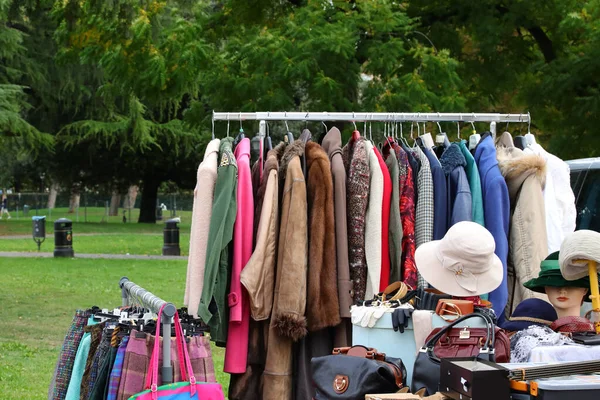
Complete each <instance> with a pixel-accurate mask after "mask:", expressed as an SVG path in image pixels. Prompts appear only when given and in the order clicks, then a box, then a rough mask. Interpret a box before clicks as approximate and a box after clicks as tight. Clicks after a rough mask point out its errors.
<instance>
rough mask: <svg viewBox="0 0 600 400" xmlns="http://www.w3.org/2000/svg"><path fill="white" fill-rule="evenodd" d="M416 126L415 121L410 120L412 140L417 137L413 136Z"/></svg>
mask: <svg viewBox="0 0 600 400" xmlns="http://www.w3.org/2000/svg"><path fill="white" fill-rule="evenodd" d="M414 126H415V121H410V138H411V139H412V140H415V137H414V136H413V128H414Z"/></svg>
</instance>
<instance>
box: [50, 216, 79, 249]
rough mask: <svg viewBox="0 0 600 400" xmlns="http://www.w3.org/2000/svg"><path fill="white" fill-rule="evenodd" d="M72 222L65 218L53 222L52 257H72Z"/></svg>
mask: <svg viewBox="0 0 600 400" xmlns="http://www.w3.org/2000/svg"><path fill="white" fill-rule="evenodd" d="M74 255H75V254H74V252H73V222H72V221H71V220H70V219H67V218H60V219H57V220H56V221H54V257H73V256H74Z"/></svg>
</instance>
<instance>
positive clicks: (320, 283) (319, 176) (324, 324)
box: [294, 142, 341, 400]
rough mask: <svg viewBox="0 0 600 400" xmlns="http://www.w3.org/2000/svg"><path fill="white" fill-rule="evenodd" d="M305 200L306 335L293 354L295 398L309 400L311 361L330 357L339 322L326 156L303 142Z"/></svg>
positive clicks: (312, 393) (330, 195) (329, 186)
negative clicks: (306, 264)
mask: <svg viewBox="0 0 600 400" xmlns="http://www.w3.org/2000/svg"><path fill="white" fill-rule="evenodd" d="M305 151H306V168H307V184H306V192H307V197H308V295H307V298H306V320H307V325H308V331H309V332H308V335H307V336H306V337H305V338H302V339H301V340H300V342H299V343H298V346H297V347H296V348H297V351H296V352H295V355H296V357H295V373H294V377H295V378H294V388H295V398H296V399H303V400H311V399H312V398H313V397H314V395H315V393H314V387H313V384H312V370H311V363H310V361H311V359H312V358H313V357H322V356H325V355H329V354H331V351H332V348H333V335H332V333H333V331H332V330H330V329H327V328H329V327H334V326H336V325H338V324H339V323H340V322H341V318H340V312H339V302H338V290H337V284H336V283H337V272H336V267H335V266H336V261H335V256H336V248H335V217H334V200H333V178H332V176H331V165H330V163H329V158H328V157H327V153H325V151H324V150H323V149H322V148H321V146H319V145H318V144H317V143H315V142H308V143H306V147H305Z"/></svg>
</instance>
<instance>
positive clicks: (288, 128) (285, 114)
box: [283, 111, 290, 133]
mask: <svg viewBox="0 0 600 400" xmlns="http://www.w3.org/2000/svg"><path fill="white" fill-rule="evenodd" d="M283 117H284V118H285V119H284V120H283V122H285V129H287V132H289V131H290V127H289V126H288V123H287V111H286V112H285V113H284V114H283ZM287 132H286V133H287Z"/></svg>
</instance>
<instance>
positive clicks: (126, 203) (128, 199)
mask: <svg viewBox="0 0 600 400" xmlns="http://www.w3.org/2000/svg"><path fill="white" fill-rule="evenodd" d="M138 190H139V188H138V186H137V185H131V186H129V189H127V196H125V199H124V200H123V208H125V209H130V208H134V207H135V200H136V199H137V195H138Z"/></svg>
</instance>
